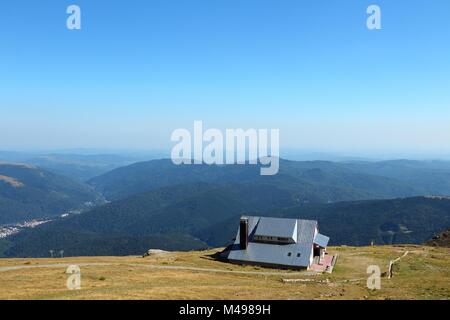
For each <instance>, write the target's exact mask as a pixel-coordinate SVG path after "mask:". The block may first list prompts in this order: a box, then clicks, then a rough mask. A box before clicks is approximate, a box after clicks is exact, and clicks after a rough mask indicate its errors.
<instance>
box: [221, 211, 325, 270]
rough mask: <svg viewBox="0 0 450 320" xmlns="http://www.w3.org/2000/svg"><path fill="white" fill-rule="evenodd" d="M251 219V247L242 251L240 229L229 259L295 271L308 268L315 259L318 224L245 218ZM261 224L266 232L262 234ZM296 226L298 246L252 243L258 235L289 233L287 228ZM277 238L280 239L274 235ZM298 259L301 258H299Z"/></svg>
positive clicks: (298, 220)
mask: <svg viewBox="0 0 450 320" xmlns="http://www.w3.org/2000/svg"><path fill="white" fill-rule="evenodd" d="M245 218H247V219H248V228H249V243H248V246H247V249H246V250H241V249H240V246H239V245H240V242H239V240H240V239H239V232H240V230H239V229H238V231H237V235H236V240H235V242H234V244H233V246H232V247H231V249H230V252H229V254H228V259H229V260H231V261H240V262H257V263H265V264H271V265H284V266H292V267H308V266H309V265H310V258H311V255H312V249H313V242H314V235H315V231H316V228H317V221H312V220H300V219H282V218H261V217H248V216H247V217H245ZM260 222H263V224H261V226H263V229H262V230H263V231H259V230H258V229H259V227H260V224H259V223H260ZM295 224H297V234H296V238H297V239H296V240H297V242H296V243H292V244H276V243H274V244H272V243H258V242H252V239H253V236H254V235H255V234H259V233H264V235H266V236H271V235H272V234H266V233H268V232H270V231H273V232H275V233H280V232H281V233H280V234H282V232H288V231H289V229H288V227H293V226H295ZM272 236H277V235H272ZM298 255H299V256H298Z"/></svg>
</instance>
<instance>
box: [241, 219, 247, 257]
mask: <svg viewBox="0 0 450 320" xmlns="http://www.w3.org/2000/svg"><path fill="white" fill-rule="evenodd" d="M239 233H240V234H239V243H240V246H241V250H246V249H247V245H248V219H247V218H241V222H240V225H239Z"/></svg>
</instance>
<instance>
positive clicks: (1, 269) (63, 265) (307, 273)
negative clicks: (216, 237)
mask: <svg viewBox="0 0 450 320" xmlns="http://www.w3.org/2000/svg"><path fill="white" fill-rule="evenodd" d="M70 265H77V266H80V267H95V266H113V265H117V266H119V265H125V266H130V267H142V268H149V269H160V270H185V271H195V272H215V273H232V274H243V275H259V276H279V277H281V276H283V277H286V276H299V275H301V276H312V275H316V274H317V273H316V272H310V271H303V272H264V271H236V270H224V269H212V268H196V267H187V266H159V265H149V264H137V263H136V264H123V263H56V264H40V265H33V266H10V267H0V272H6V271H15V270H24V269H25V270H26V269H37V268H67V267H68V266H70Z"/></svg>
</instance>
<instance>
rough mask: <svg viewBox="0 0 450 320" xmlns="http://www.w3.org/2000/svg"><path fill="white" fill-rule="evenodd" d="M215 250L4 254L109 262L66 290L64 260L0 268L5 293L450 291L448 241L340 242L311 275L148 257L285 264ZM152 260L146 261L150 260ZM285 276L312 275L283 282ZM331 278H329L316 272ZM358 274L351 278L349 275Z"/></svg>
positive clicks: (449, 295) (370, 294)
mask: <svg viewBox="0 0 450 320" xmlns="http://www.w3.org/2000/svg"><path fill="white" fill-rule="evenodd" d="M407 250H408V251H410V254H409V255H407V256H406V257H405V258H403V259H402V260H401V261H400V262H399V264H398V265H396V267H395V269H394V270H395V274H394V278H393V279H390V280H388V279H386V278H382V288H381V290H379V291H369V290H368V289H367V288H366V279H367V274H366V268H367V266H368V265H373V264H376V265H379V266H380V267H381V269H382V271H386V269H387V265H388V262H389V260H391V259H394V258H397V257H399V256H401V255H402V254H403V253H404V252H405V251H407ZM214 252H215V250H213V251H202V252H189V253H171V254H169V255H164V256H159V257H148V258H139V257H121V258H119V257H96V258H70V259H1V260H0V267H3V266H13V265H18V266H24V265H25V266H33V265H38V264H46V263H52V264H54V263H71V264H80V263H86V262H95V263H112V264H113V265H107V266H86V267H81V270H82V290H79V291H68V290H67V289H66V288H65V281H66V279H67V277H66V274H65V273H64V269H65V268H64V267H52V268H34V269H22V270H15V271H3V272H0V275H1V276H0V287H1V288H2V290H1V291H0V299H450V268H449V266H450V255H449V253H450V252H449V249H446V248H432V247H422V246H385V247H359V248H355V247H335V248H330V252H332V253H339V260H338V264H337V266H336V268H335V272H334V273H333V274H331V275H330V274H326V275H320V276H310V275H309V276H308V275H306V274H305V275H298V274H292V275H290V276H286V275H282V274H279V275H271V276H268V275H257V274H254V275H245V274H231V273H211V272H200V271H190V270H159V269H149V268H148V265H159V266H190V267H197V268H213V269H221V270H235V271H255V272H261V271H264V272H275V273H280V272H286V271H277V270H273V269H263V268H258V267H250V266H246V267H243V266H236V265H230V264H227V263H223V262H217V261H214V260H212V259H211V258H210V254H212V253H214ZM146 265H147V267H146ZM283 278H295V279H299V278H302V279H313V280H314V281H312V282H304V283H283V282H282V281H281V279H283ZM325 279H329V281H330V282H329V283H320V282H318V280H325ZM349 280H353V281H349Z"/></svg>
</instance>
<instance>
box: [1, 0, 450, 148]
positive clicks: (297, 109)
mask: <svg viewBox="0 0 450 320" xmlns="http://www.w3.org/2000/svg"><path fill="white" fill-rule="evenodd" d="M70 4H77V5H79V6H80V7H81V10H82V30H80V31H69V30H67V29H66V18H67V16H68V15H67V14H66V8H67V6H68V5H70ZM370 4H378V5H380V7H381V9H382V27H383V29H382V30H379V31H370V30H368V29H367V28H366V19H367V14H366V9H367V7H368V6H369V5H370ZM0 40H1V41H0V149H30V148H32V149H39V148H82V147H85V148H142V149H151V148H169V147H170V146H171V143H170V134H171V132H172V131H173V130H174V129H176V128H180V127H186V128H191V127H192V125H193V121H194V120H203V121H204V123H205V125H206V126H207V127H218V128H236V127H243V128H279V129H280V130H281V142H282V148H300V149H314V150H331V151H343V152H347V151H352V152H365V151H374V152H375V151H376V152H386V153H388V152H392V151H401V150H404V151H405V152H416V153H439V152H444V151H445V152H447V153H450V1H448V0H421V1H419V0H407V1H406V0H395V1H392V0H389V1H381V0H371V1H366V0H340V1H337V0H336V1H331V0H327V1H325V0H314V1H313V0H311V1H302V0H177V1H175V0H145V1H144V0H142V1H137V0H129V1H123V0H114V1H113V0H111V1H106V0H95V1H92V0H72V1H65V0H53V1H52V0H42V1H32V0H29V1H23V0H15V1H2V2H1V4H0Z"/></svg>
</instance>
